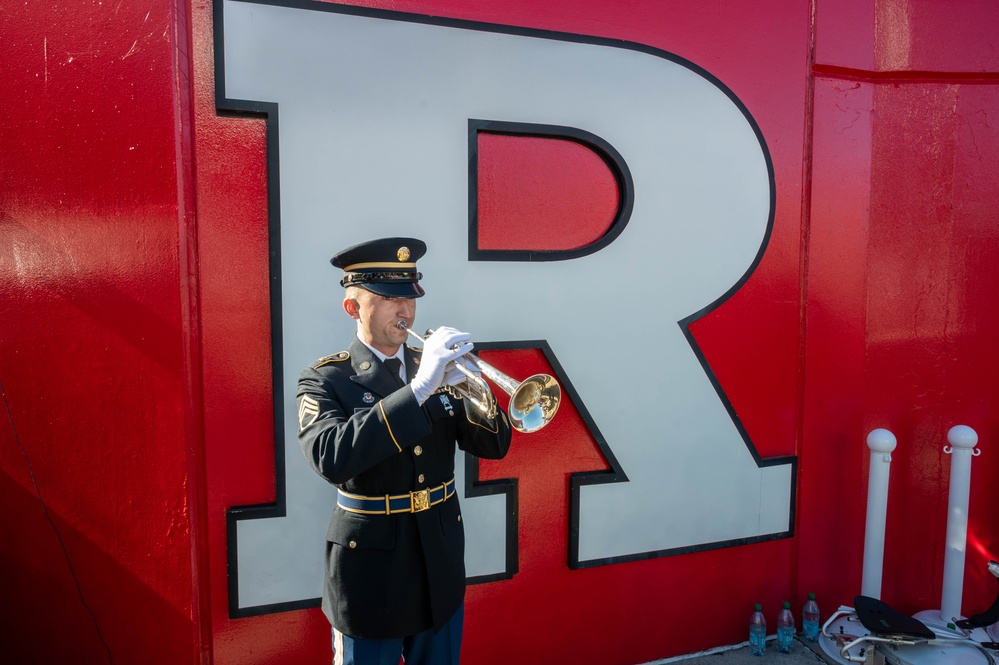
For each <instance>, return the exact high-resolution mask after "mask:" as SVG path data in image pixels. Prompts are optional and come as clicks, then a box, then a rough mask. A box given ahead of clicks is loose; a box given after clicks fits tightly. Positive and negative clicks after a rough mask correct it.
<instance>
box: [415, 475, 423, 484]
mask: <svg viewBox="0 0 999 665" xmlns="http://www.w3.org/2000/svg"><path fill="white" fill-rule="evenodd" d="M423 481H424V477H423V474H422V473H421V474H420V475H419V476H418V477H417V478H416V482H418V483H422V482H423Z"/></svg>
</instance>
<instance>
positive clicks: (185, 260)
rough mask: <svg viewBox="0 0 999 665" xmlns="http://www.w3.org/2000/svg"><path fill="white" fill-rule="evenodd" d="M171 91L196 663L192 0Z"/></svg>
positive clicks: (199, 620)
mask: <svg viewBox="0 0 999 665" xmlns="http://www.w3.org/2000/svg"><path fill="white" fill-rule="evenodd" d="M170 14H171V16H170V23H171V26H170V27H171V36H172V40H173V44H172V45H171V51H170V52H171V63H170V64H171V79H172V81H171V82H172V86H171V93H172V97H173V114H174V151H175V154H174V163H175V165H176V178H177V240H178V243H177V244H178V255H177V260H178V269H179V270H178V274H179V288H180V318H181V346H182V357H183V368H182V372H183V374H182V390H183V410H184V453H185V465H186V472H187V473H186V475H187V482H186V484H185V491H186V500H187V506H188V523H189V527H190V532H189V533H190V557H191V558H190V561H191V624H192V625H191V630H192V641H193V645H192V646H193V653H192V659H191V662H192V663H197V664H198V665H210V664H211V663H212V661H213V655H212V624H211V603H210V600H211V595H210V588H211V587H210V584H209V565H208V534H207V525H208V498H207V497H208V495H207V488H206V475H207V472H206V468H205V425H204V391H203V374H202V345H201V300H200V280H199V274H200V273H199V270H200V268H199V253H198V233H197V216H196V197H195V154H194V91H193V89H192V88H193V80H192V79H193V77H192V72H193V66H192V62H191V58H192V57H193V56H192V54H193V52H194V51H193V43H192V36H191V29H190V18H191V16H192V7H191V2H190V0H173V2H172V3H171V5H170Z"/></svg>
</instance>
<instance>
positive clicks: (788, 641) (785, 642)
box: [777, 600, 794, 653]
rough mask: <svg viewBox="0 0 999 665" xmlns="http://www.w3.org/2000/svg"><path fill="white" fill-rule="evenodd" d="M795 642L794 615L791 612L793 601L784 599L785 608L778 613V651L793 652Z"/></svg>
mask: <svg viewBox="0 0 999 665" xmlns="http://www.w3.org/2000/svg"><path fill="white" fill-rule="evenodd" d="M792 644H794V615H793V614H791V603H789V602H787V601H786V600H785V601H784V609H782V610H781V611H780V614H778V615H777V651H779V652H780V653H791V645H792Z"/></svg>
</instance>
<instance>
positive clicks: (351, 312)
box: [343, 298, 361, 319]
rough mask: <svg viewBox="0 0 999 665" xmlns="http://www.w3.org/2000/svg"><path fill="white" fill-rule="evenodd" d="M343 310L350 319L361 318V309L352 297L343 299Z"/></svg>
mask: <svg viewBox="0 0 999 665" xmlns="http://www.w3.org/2000/svg"><path fill="white" fill-rule="evenodd" d="M343 311H345V312H347V316H349V317H350V318H352V319H360V318H361V309H360V306H359V305H358V303H357V300H356V299H354V298H344V299H343Z"/></svg>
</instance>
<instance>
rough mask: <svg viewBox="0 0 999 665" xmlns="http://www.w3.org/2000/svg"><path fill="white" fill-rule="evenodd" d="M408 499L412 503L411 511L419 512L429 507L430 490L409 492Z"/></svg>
mask: <svg viewBox="0 0 999 665" xmlns="http://www.w3.org/2000/svg"><path fill="white" fill-rule="evenodd" d="M409 500H410V502H411V503H412V504H413V512H414V513H419V512H422V511H424V510H429V509H430V490H420V491H419V492H410V493H409Z"/></svg>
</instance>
